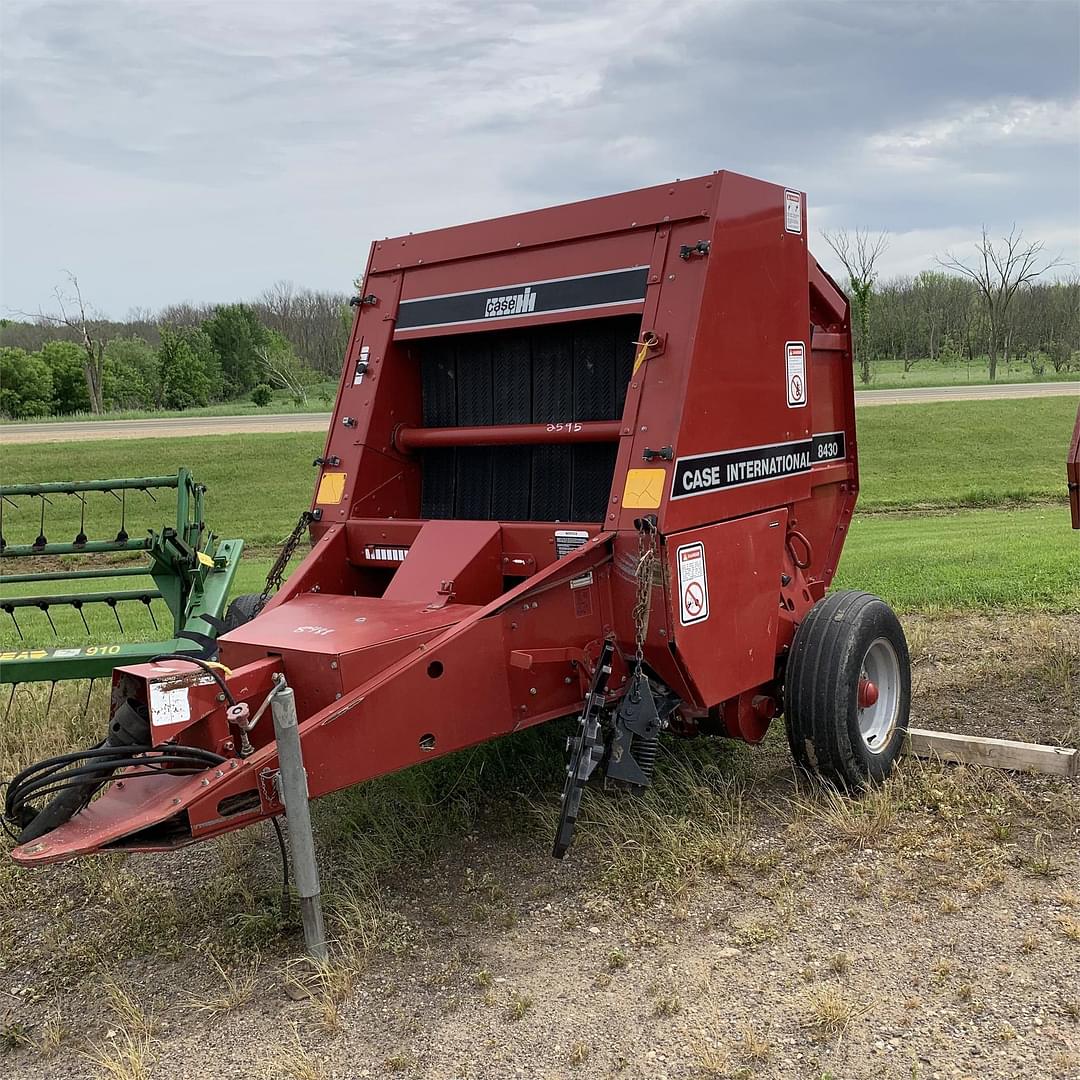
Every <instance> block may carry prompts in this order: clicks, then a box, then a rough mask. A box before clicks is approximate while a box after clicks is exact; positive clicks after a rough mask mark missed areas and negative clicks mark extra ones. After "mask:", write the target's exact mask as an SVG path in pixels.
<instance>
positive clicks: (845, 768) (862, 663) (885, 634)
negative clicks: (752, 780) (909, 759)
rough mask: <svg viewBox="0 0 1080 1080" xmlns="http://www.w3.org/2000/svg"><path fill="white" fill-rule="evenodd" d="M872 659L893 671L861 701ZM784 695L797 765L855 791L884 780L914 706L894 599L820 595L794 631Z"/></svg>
mask: <svg viewBox="0 0 1080 1080" xmlns="http://www.w3.org/2000/svg"><path fill="white" fill-rule="evenodd" d="M868 666H869V667H870V668H872V669H874V670H875V671H879V670H880V672H881V674H882V675H884V676H887V677H886V678H879V679H878V682H879V683H881V686H878V685H877V684H876V683H875V687H876V689H877V691H878V696H876V697H875V700H874V701H873V702H872V703H871V704H868V705H864V706H863V707H862V708H860V693H861V690H860V687H861V683H862V680H863V678H864V676H866V675H867V669H868ZM871 681H873V680H871ZM785 700H786V703H787V704H786V712H785V726H786V728H787V734H788V743H789V745H790V747H791V752H792V756H793V758H794V759H795V763H796V765H798V766H799V767H800V768H802V769H804V770H806V771H807V772H810V773H813V774H816V775H817V776H819V777H820V778H822V779H824V780H827V781H829V782H830V783H832V784H834V785H836V786H837V787H840V788H843V789H846V790H849V791H856V792H858V791H862V790H864V789H865V788H866V787H868V786H869V785H870V784H872V783H877V782H880V781H882V780H885V779H886V778H887V777H888V776H889V774H890V773H891V772H892V770H893V766H894V765H895V764H896V759H897V757H898V756H899V754H900V751H901V749H902V747H903V743H904V739H905V737H906V735H907V727H908V714H909V712H910V708H911V661H910V657H909V654H908V647H907V641H906V639H905V637H904V631H903V628H902V627H901V626H900V622H899V620H898V619H897V618H896V615H895V614H894V613H893V611H892V609H891V608H890V607H889V605H888V604H886V603H885V601H884V600H881V599H879V598H878V597H876V596H873V595H871V594H870V593H865V592H858V591H855V590H850V591H844V592H836V593H832V594H831V595H829V596H827V597H825V598H824V599H823V600H819V601H818V602H817V603H816V604H815V605H814V606H813V607H812V608H811V609H810V612H809V613H808V614H807V616H806V618H805V619H804V620H803V621H802V623H801V624H800V625H799V627H798V629H797V630H796V631H795V640H794V641H793V642H792V647H791V654H790V656H789V658H788V664H787V672H786V677H785ZM879 704H880V705H881V709H882V712H881V714H880V716H877V715H876V710H877V707H878V705H879ZM879 729H880V730H879ZM879 740H880V741H879ZM871 744H874V745H871Z"/></svg>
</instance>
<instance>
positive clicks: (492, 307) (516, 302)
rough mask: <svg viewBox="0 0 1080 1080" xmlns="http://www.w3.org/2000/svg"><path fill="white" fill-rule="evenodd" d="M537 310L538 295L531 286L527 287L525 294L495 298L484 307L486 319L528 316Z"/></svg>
mask: <svg viewBox="0 0 1080 1080" xmlns="http://www.w3.org/2000/svg"><path fill="white" fill-rule="evenodd" d="M535 310H536V293H534V292H533V290H532V286H531V285H526V286H525V291H524V292H519V293H513V294H512V295H510V296H493V297H491V299H490V300H488V302H487V303H486V304H485V305H484V318H485V319H500V318H502V317H503V316H504V315H528V314H529V313H530V312H533V311H535Z"/></svg>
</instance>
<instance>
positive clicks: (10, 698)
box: [4, 683, 19, 727]
mask: <svg viewBox="0 0 1080 1080" xmlns="http://www.w3.org/2000/svg"><path fill="white" fill-rule="evenodd" d="M18 686H19V684H18V683H12V684H11V693H10V694H8V699H7V708H6V709H4V727H7V721H8V714H9V713H10V712H11V703H12V702H13V701H14V700H15V691H16V690H17V689H18Z"/></svg>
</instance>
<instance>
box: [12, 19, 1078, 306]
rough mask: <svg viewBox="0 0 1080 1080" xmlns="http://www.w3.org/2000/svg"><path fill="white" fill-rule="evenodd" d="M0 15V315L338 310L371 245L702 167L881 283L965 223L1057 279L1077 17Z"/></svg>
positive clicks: (1070, 217) (1065, 242)
mask: <svg viewBox="0 0 1080 1080" xmlns="http://www.w3.org/2000/svg"><path fill="white" fill-rule="evenodd" d="M0 8H2V11H3V25H2V50H3V52H2V57H0V59H2V65H0V66H2V80H3V101H2V107H3V111H2V116H0V122H2V151H3V158H2V164H0V180H2V192H0V207H2V227H3V233H2V236H0V243H2V263H3V265H2V278H0V290H2V291H0V309H4V308H6V309H9V310H10V309H22V310H28V311H36V310H37V308H38V307H39V305H46V306H47V305H48V301H49V299H50V297H51V294H52V289H53V287H54V285H56V284H57V283H59V282H61V281H62V279H63V272H62V270H63V268H65V267H69V268H71V269H72V270H74V271H76V272H77V273H78V275H79V277H80V280H81V282H82V285H83V289H84V292H85V293H86V294H87V296H88V297H89V298H90V299H91V300H92V301H93V303H94V304H95V305H96V306H97V308H98V309H100V311H101V312H103V313H105V314H109V315H112V316H113V317H121V316H123V315H125V314H126V313H127V312H128V311H129V310H130V309H131V308H133V307H150V308H157V307H160V306H163V305H165V304H168V303H171V302H175V301H180V300H191V301H203V300H208V301H217V300H231V299H235V298H248V297H252V296H254V295H256V294H257V293H258V292H260V291H261V290H262V289H263V288H265V287H266V286H268V285H269V284H271V283H272V282H273V281H275V280H277V279H281V278H285V279H290V280H292V281H294V282H296V283H297V284H300V285H307V286H311V287H313V288H323V289H334V290H340V291H346V290H348V289H349V287H350V282H351V280H352V279H353V278H354V277H355V276H356V275H357V274H358V273H359V272H361V271H362V269H363V265H364V262H365V259H366V256H367V248H368V244H369V242H370V240H371V239H372V238H373V237H375V236H385V235H388V234H395V233H401V232H407V231H410V230H413V231H416V230H420V229H425V228H431V227H435V226H440V225H449V224H455V223H458V222H462V221H468V220H472V219H475V218H479V217H490V216H494V215H498V214H503V213H508V212H511V211H517V210H525V209H532V208H535V207H539V206H544V205H549V204H552V203H558V202H564V201H568V200H572V199H577V198H583V197H588V196H591V195H601V194H607V193H609V192H613V191H619V190H622V189H625V188H631V187H637V186H643V185H647V184H653V183H662V182H664V181H666V180H670V179H672V178H674V177H686V176H693V175H697V174H699V173H704V172H709V171H711V170H713V169H721V168H724V169H734V170H737V171H740V172H745V173H749V174H751V175H754V176H759V177H762V178H764V179H768V180H772V181H775V182H777V183H781V184H785V185H789V186H793V187H797V188H801V189H804V190H805V191H807V192H808V204H809V214H810V222H811V236H812V238H813V237H814V235H815V234H816V233H817V230H818V229H820V228H821V227H823V226H825V227H836V226H848V227H854V226H869V227H872V228H874V229H887V230H888V231H889V232H890V233H891V234H892V240H891V243H890V247H889V249H888V252H887V255H886V258H885V260H884V265H883V270H884V272H885V273H886V274H892V273H916V272H918V271H919V270H921V269H924V268H926V267H928V266H932V265H933V256H934V254H935V253H938V254H940V253H942V252H944V250H945V249H946V248H950V247H951V248H952V249H954V250H955V251H957V252H961V253H966V251H968V250H969V248H970V243H971V241H972V239H973V237H974V236H976V235H977V233H978V230H979V227H980V224H981V223H982V222H986V223H987V225H989V226H990V227H991V228H992V229H994V230H995V231H999V232H1000V231H1007V230H1008V228H1009V227H1010V225H1011V224H1012V223H1013V222H1014V221H1015V222H1016V224H1017V225H1018V226H1020V227H1022V228H1023V229H1024V230H1025V233H1026V235H1028V236H1030V237H1031V238H1038V239H1042V240H1045V241H1046V244H1047V247H1048V249H1051V250H1052V251H1053V252H1054V253H1055V254H1056V253H1058V252H1061V253H1063V254H1064V256H1065V258H1066V259H1067V260H1068V261H1069V263H1070V264H1071V268H1072V269H1075V268H1077V266H1078V265H1080V241H1078V237H1080V86H1078V80H1080V64H1078V55H1080V4H1078V3H1077V2H1076V0H1066V2H1062V3H1058V2H1055V0H1035V2H1023V0H1006V2H1001V3H998V2H991V0H978V2H971V3H968V2H965V0H939V2H935V3H921V2H917V0H861V2H856V0H850V2H842V0H841V2H816V0H791V2H787V0H756V2H752V0H741V2H740V0H708V2H698V0H545V2H544V3H514V2H512V0H511V2H481V0H477V2H472V3H466V2H462V3H456V2H453V0H398V2H396V3H390V2H386V0H382V2H374V0H367V2H360V0H354V2H351V3H344V2H335V0H306V2H300V0H206V2H204V0H140V2H131V0H74V2H68V0H56V2H51V0H3V3H2V5H0ZM823 248H824V245H823V244H822V243H821V242H820V241H818V243H817V245H816V250H817V253H818V255H819V257H820V258H823V261H825V262H826V263H827V265H831V263H830V262H829V260H828V259H825V258H824V255H823V251H822V249H823Z"/></svg>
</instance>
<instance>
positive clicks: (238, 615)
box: [225, 593, 262, 634]
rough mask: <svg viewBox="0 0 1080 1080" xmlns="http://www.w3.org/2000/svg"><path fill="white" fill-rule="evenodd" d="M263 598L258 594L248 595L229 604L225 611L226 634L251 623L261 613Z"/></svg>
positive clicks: (238, 597)
mask: <svg viewBox="0 0 1080 1080" xmlns="http://www.w3.org/2000/svg"><path fill="white" fill-rule="evenodd" d="M261 604H262V597H261V596H260V595H259V594H258V593H246V594H245V595H243V596H237V597H236V598H235V599H234V600H232V601H230V602H229V606H228V608H227V609H226V611H225V633H226V634H227V633H229V632H230V631H232V630H236V629H237V628H239V627H241V626H243V625H244V623H249V622H251V620H252V619H254V618H255V616H256V615H258V613H259V608H260V606H261Z"/></svg>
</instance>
